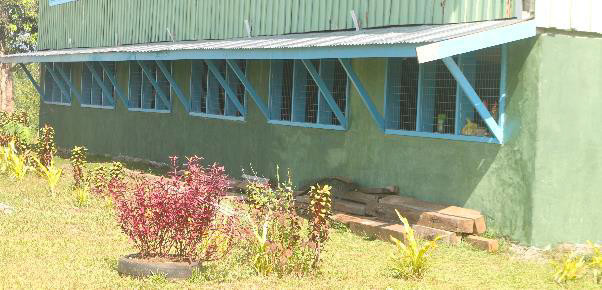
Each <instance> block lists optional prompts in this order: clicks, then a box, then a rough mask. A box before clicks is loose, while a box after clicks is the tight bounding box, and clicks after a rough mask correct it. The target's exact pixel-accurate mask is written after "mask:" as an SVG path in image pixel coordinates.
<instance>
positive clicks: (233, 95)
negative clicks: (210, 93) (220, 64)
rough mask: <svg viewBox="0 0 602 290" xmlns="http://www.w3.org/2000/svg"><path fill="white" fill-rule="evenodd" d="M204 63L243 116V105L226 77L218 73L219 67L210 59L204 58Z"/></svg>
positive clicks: (244, 113)
mask: <svg viewBox="0 0 602 290" xmlns="http://www.w3.org/2000/svg"><path fill="white" fill-rule="evenodd" d="M205 63H206V64H207V68H209V70H210V71H211V73H212V74H213V76H214V77H215V78H216V79H217V81H218V82H219V83H220V85H221V86H222V88H224V91H226V96H228V98H229V99H230V101H231V102H232V103H233V104H234V106H236V109H237V110H238V111H239V112H240V113H241V114H242V115H243V116H244V115H246V112H245V108H244V107H243V105H242V104H241V103H240V102H239V101H238V98H237V97H236V93H235V92H234V90H233V89H232V88H231V87H230V85H228V82H226V79H224V77H223V76H222V74H221V73H220V71H219V69H218V68H217V66H216V65H215V63H214V62H213V61H212V60H207V59H206V60H205Z"/></svg>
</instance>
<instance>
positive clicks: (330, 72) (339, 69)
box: [318, 59, 347, 125]
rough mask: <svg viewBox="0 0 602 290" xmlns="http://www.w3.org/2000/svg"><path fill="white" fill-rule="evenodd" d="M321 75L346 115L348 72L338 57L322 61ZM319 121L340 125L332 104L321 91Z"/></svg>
mask: <svg viewBox="0 0 602 290" xmlns="http://www.w3.org/2000/svg"><path fill="white" fill-rule="evenodd" d="M320 77H321V78H322V80H324V82H325V83H326V85H327V86H328V88H329V89H330V93H331V95H332V98H333V99H334V101H335V103H336V104H337V107H338V108H339V110H341V112H342V113H343V115H345V113H346V112H345V111H346V106H347V73H346V72H345V69H343V66H342V65H341V63H340V62H339V61H338V60H336V59H323V60H322V61H321V70H320ZM319 103H320V105H319V110H320V112H319V115H318V119H319V120H318V122H319V123H322V124H327V125H340V122H339V119H338V118H337V116H336V115H335V114H334V112H333V111H332V110H331V108H330V105H328V103H327V102H326V100H325V99H324V95H323V94H322V93H320V100H319Z"/></svg>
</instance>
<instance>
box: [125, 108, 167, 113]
mask: <svg viewBox="0 0 602 290" xmlns="http://www.w3.org/2000/svg"><path fill="white" fill-rule="evenodd" d="M128 111H130V112H144V113H160V114H169V113H171V111H170V110H156V109H141V108H128Z"/></svg>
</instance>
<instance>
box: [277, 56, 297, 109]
mask: <svg viewBox="0 0 602 290" xmlns="http://www.w3.org/2000/svg"><path fill="white" fill-rule="evenodd" d="M293 72H294V61H292V60H285V61H283V62H282V95H281V104H280V120H283V121H291V118H292V111H293V75H294V74H293Z"/></svg>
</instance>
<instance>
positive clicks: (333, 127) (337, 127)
mask: <svg viewBox="0 0 602 290" xmlns="http://www.w3.org/2000/svg"><path fill="white" fill-rule="evenodd" d="M268 124H272V125H285V126H293V127H304V128H317V129H328V130H337V131H345V130H347V128H345V127H343V126H340V125H324V124H315V123H300V122H291V121H280V120H270V121H268Z"/></svg>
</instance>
